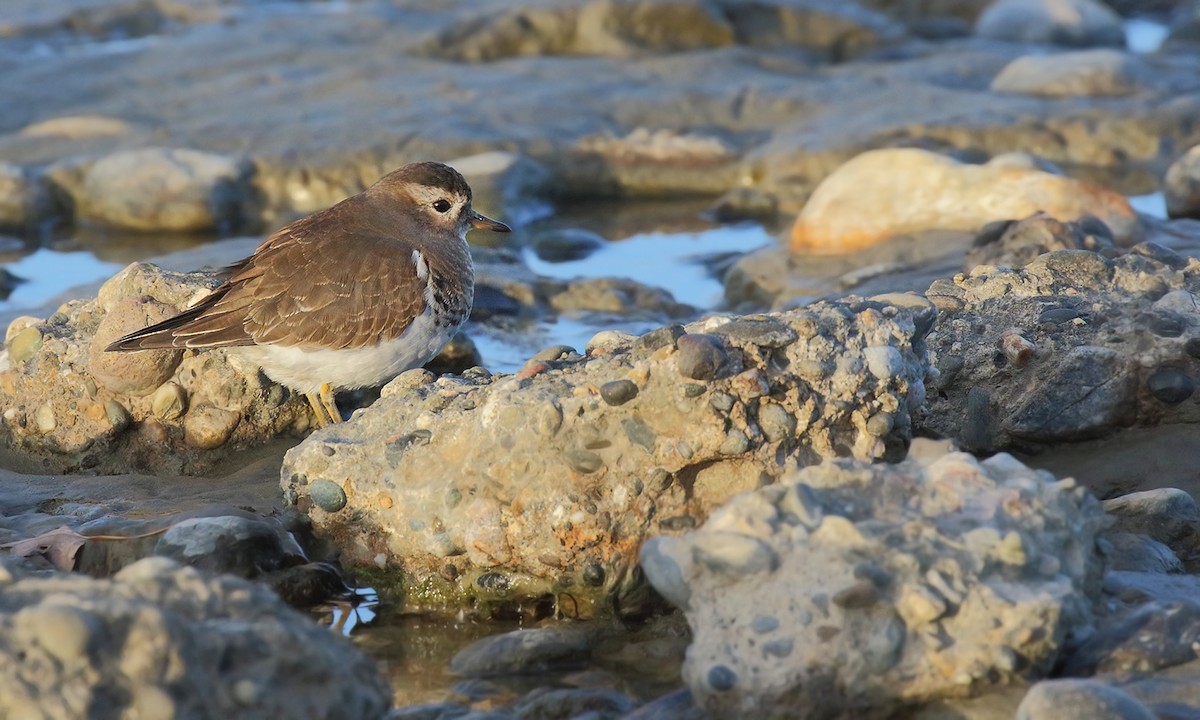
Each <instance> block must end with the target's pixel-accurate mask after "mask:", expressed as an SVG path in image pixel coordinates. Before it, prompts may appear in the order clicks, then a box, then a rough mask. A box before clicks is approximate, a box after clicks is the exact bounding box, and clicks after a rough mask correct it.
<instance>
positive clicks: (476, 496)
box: [281, 301, 925, 617]
mask: <svg viewBox="0 0 1200 720" xmlns="http://www.w3.org/2000/svg"><path fill="white" fill-rule="evenodd" d="M910 312H911V311H908V310H901V309H899V308H896V307H894V306H890V305H886V304H884V303H874V302H865V301H863V302H859V301H856V302H854V303H817V304H815V305H813V306H811V307H808V308H805V309H803V310H798V311H795V312H791V313H782V314H778V315H762V316H754V317H753V318H711V319H709V320H706V321H704V322H702V323H695V324H692V325H689V326H686V327H685V330H686V333H685V334H683V335H679V336H678V339H677V340H676V344H677V345H678V348H676V347H672V346H671V345H670V344H667V343H666V342H664V341H662V338H659V339H657V340H655V341H653V342H649V343H646V342H643V341H642V340H624V341H622V342H623V343H624V344H623V345H622V344H619V343H618V344H615V345H613V346H611V347H610V348H609V351H608V352H607V353H606V354H604V355H592V356H588V357H582V358H579V357H575V358H572V357H570V356H566V359H559V358H563V357H564V353H566V352H568V351H569V350H570V349H569V348H566V349H564V348H561V347H555V348H551V349H550V352H549V353H547V354H546V355H545V357H546V360H544V361H542V364H543V367H542V368H541V369H540V370H539V372H537V373H536V374H530V375H526V374H520V375H518V376H501V375H497V376H489V377H482V376H481V377H463V378H452V377H442V378H440V379H438V380H437V381H436V382H433V383H430V384H423V385H417V386H406V387H394V385H389V386H387V387H386V388H385V389H384V391H383V393H382V397H381V399H380V400H379V401H378V402H376V403H375V404H374V405H372V406H371V407H370V408H367V409H364V410H362V411H359V412H357V413H355V416H354V418H353V419H352V420H351V421H350V422H348V423H345V424H343V425H338V426H336V427H332V428H328V429H326V430H324V431H322V432H321V433H319V434H318V435H314V436H313V439H312V441H311V444H310V443H301V444H300V445H299V446H297V447H296V448H294V449H293V450H292V451H290V452H289V454H288V456H287V459H286V460H285V466H284V469H283V470H282V472H281V478H282V481H281V484H282V486H283V488H284V493H285V495H286V496H287V497H289V498H290V499H292V501H293V502H297V503H299V504H300V505H301V507H307V506H308V498H309V497H310V496H311V498H312V500H313V501H314V503H313V506H312V507H311V508H310V509H309V510H308V512H309V514H310V516H311V517H312V518H313V521H314V523H315V527H316V528H317V530H318V532H320V533H322V534H323V535H325V536H327V537H329V538H331V539H332V540H333V541H334V542H336V543H337V544H338V545H339V546H340V547H341V548H343V555H342V560H343V562H345V563H347V564H349V565H351V566H376V567H377V566H378V564H379V563H382V564H383V566H385V567H389V568H392V569H394V570H396V571H402V572H403V573H404V574H405V577H406V578H407V580H406V584H407V583H410V582H411V583H414V584H417V585H421V584H425V586H426V587H428V588H429V591H428V592H424V593H405V594H404V596H403V597H397V598H396V600H397V601H398V602H400V603H401V605H402V606H403V607H406V608H411V609H413V610H423V611H430V612H457V611H458V609H459V608H460V607H465V605H464V603H470V602H475V603H476V607H477V611H479V609H480V608H481V609H482V610H483V611H488V608H489V607H492V608H496V609H497V611H499V610H500V609H503V608H505V607H508V608H513V607H515V606H517V605H522V604H523V606H524V607H539V606H540V605H539V604H538V603H537V602H536V601H535V599H536V598H538V597H542V596H543V595H544V594H545V593H547V592H555V591H554V590H553V588H561V587H564V586H563V585H562V583H564V582H570V583H571V590H570V592H571V596H572V600H573V608H574V609H573V612H577V613H578V614H579V616H580V617H588V616H591V615H593V614H596V613H598V612H599V613H603V612H606V611H607V610H606V608H607V607H612V606H608V605H605V604H604V603H608V602H614V603H616V605H615V606H616V607H618V608H620V610H621V611H622V612H625V613H636V612H639V611H644V610H646V609H647V608H646V607H645V605H644V603H645V602H647V601H648V600H646V601H643V600H637V601H636V602H635V601H634V599H635V598H638V597H641V596H640V595H638V594H637V591H638V589H639V588H640V587H643V586H641V585H640V583H641V581H640V580H639V579H638V576H637V574H631V573H632V567H633V562H634V557H635V552H636V548H637V546H638V545H639V544H640V542H641V538H643V537H645V535H646V533H648V532H655V531H657V530H658V529H659V528H663V529H674V530H673V531H676V532H677V531H679V530H683V529H687V528H688V527H691V526H693V525H694V524H695V522H696V521H697V520H698V519H699V520H702V519H703V518H704V517H705V516H706V515H707V514H708V513H709V512H710V511H711V510H712V509H713V508H716V507H717V506H719V505H720V503H722V502H724V501H725V500H726V499H728V498H729V497H731V496H732V495H734V494H736V493H737V492H739V491H741V490H745V489H751V488H754V487H758V486H760V485H761V484H763V483H765V482H769V481H770V480H771V479H772V478H773V477H777V476H778V475H779V474H780V473H782V472H783V470H784V467H785V465H786V464H789V463H794V462H800V463H807V462H812V461H813V460H815V459H816V458H819V457H824V456H831V455H837V454H853V455H855V456H862V457H865V458H885V457H886V458H897V457H899V456H901V455H902V454H903V452H904V448H905V447H906V446H907V442H908V433H909V431H910V428H911V420H910V412H911V408H913V407H916V406H915V405H914V404H913V403H914V402H915V398H917V397H919V396H920V394H921V392H922V391H921V390H920V389H919V388H921V386H922V383H923V377H924V373H925V368H924V366H923V365H922V364H921V362H920V361H919V359H918V358H919V355H918V354H917V353H918V352H919V351H918V350H916V349H914V348H915V347H919V346H920V336H919V335H918V334H917V331H916V327H915V325H914V323H913V320H912V318H911V315H910ZM726 331H728V334H724V333H726ZM674 336H675V333H673V332H672V333H666V334H665V335H663V336H662V337H666V338H668V339H669V338H670V337H674ZM688 338H698V339H696V340H693V341H688V340H687V339H688ZM685 341H686V342H685ZM687 342H697V343H699V345H700V346H701V353H702V354H704V355H705V357H708V353H709V352H710V351H713V352H716V351H717V349H718V348H720V351H719V352H716V354H717V355H719V360H720V361H719V362H709V363H707V364H706V365H705V367H707V368H708V370H710V371H711V370H713V369H714V368H720V372H719V373H716V374H714V375H712V377H710V379H708V380H706V381H703V382H701V381H697V380H695V379H693V378H691V377H687V376H684V375H681V374H680V373H679V371H678V369H677V368H678V367H679V361H680V357H681V356H683V355H684V353H686V352H688V351H687V350H685V349H684V348H686V347H687ZM760 343H761V344H760ZM651 347H656V348H657V349H653V350H652V349H651ZM885 347H893V348H895V349H896V353H895V355H890V354H889V358H890V360H889V362H887V363H884V364H883V365H880V367H881V368H884V367H886V368H887V369H890V370H891V371H892V372H893V373H894V374H892V375H886V376H884V377H877V376H875V375H872V374H871V373H869V372H868V371H867V369H866V367H867V362H866V360H865V356H866V354H867V353H868V351H867V348H885ZM870 353H871V354H881V353H880V351H879V350H871V351H870ZM833 358H836V361H835V360H833ZM685 365H686V363H685ZM707 373H708V371H706V372H703V373H700V372H693V373H692V374H693V375H696V374H699V375H702V376H704V375H707ZM622 380H629V381H630V382H631V383H633V384H634V385H635V386H636V388H637V396H636V397H635V398H632V399H629V400H626V401H625V402H623V403H620V404H615V405H614V404H610V400H619V399H621V398H622V397H624V395H623V394H622V393H621V392H616V391H617V390H618V389H619V388H624V389H626V390H627V389H628V387H629V386H628V385H626V384H625V383H621V385H620V386H611V387H609V388H608V389H607V390H604V389H602V388H605V384H606V383H609V382H614V381H616V382H620V381H622ZM397 382H398V381H397ZM606 393H607V395H608V397H607V398H606V397H605V394H606ZM718 396H719V397H720V401H718ZM835 398H836V399H835ZM768 406H775V408H776V409H772V410H765V409H764V408H766V407H768ZM880 413H883V414H885V415H888V416H890V417H891V418H892V421H891V429H890V430H889V431H888V432H886V433H884V434H883V435H879V434H873V432H878V428H875V427H874V426H871V425H870V423H869V419H870V418H871V417H872V416H874V415H876V414H880ZM760 417H763V418H767V420H766V421H764V420H761V419H759V418H760ZM762 422H766V423H767V424H768V427H769V433H770V434H768V427H760V423H762ZM417 433H422V435H421V436H420V438H421V439H420V441H419V442H418V441H415V440H414V438H415V437H416V434H417ZM318 437H319V438H320V441H319V442H318V441H317V438H318ZM330 443H333V444H334V446H335V447H336V448H337V452H336V453H334V454H332V455H330V454H327V453H326V452H325V449H326V446H327V445H329V444H330ZM321 481H330V482H336V483H338V484H339V485H340V486H341V487H342V489H343V491H344V493H345V497H346V498H347V500H346V504H345V506H344V507H343V508H341V509H340V510H337V511H336V512H335V511H331V510H330V509H329V508H322V507H321V505H320V504H319V503H316V502H315V501H316V499H317V498H316V496H315V494H314V493H313V488H315V487H316V483H317V482H321ZM551 488H554V489H553V490H551ZM601 538H609V540H601ZM750 554H751V555H753V553H750ZM725 560H727V558H723V557H722V558H720V559H719V561H725ZM714 562H718V560H714ZM450 566H452V567H453V568H454V570H453V572H449V571H447V567H450ZM483 578H489V579H488V580H487V582H486V583H484V585H480V581H481V580H482V579H483ZM567 578H569V580H567ZM496 579H502V580H503V582H502V583H498V582H496ZM484 586H486V594H485V587H484ZM434 588H436V591H434ZM481 596H482V597H486V598H487V602H488V603H489V605H487V606H481V605H480V604H479V602H478V600H476V601H471V600H469V599H468V598H471V597H477V598H478V597H481Z"/></svg>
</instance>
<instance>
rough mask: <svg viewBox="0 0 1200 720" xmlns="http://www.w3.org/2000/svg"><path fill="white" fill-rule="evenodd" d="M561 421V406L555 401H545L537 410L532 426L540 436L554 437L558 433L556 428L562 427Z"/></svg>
mask: <svg viewBox="0 0 1200 720" xmlns="http://www.w3.org/2000/svg"><path fill="white" fill-rule="evenodd" d="M562 421H563V416H562V408H561V407H559V406H558V404H557V403H553V402H546V403H543V404H542V406H541V409H540V410H538V414H537V421H536V422H535V423H534V428H535V429H536V430H537V434H538V435H541V436H542V437H545V438H549V437H554V436H555V435H556V434H558V429H559V428H560V427H562Z"/></svg>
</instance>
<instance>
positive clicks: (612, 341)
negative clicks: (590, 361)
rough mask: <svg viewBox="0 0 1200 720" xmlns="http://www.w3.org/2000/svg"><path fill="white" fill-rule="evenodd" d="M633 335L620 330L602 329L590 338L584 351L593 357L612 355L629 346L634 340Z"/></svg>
mask: <svg viewBox="0 0 1200 720" xmlns="http://www.w3.org/2000/svg"><path fill="white" fill-rule="evenodd" d="M634 337H635V336H633V335H630V334H629V333H625V332H620V331H619V330H601V331H600V332H598V333H596V334H595V335H593V336H592V339H591V340H588V342H587V346H586V347H585V348H584V352H585V353H586V354H588V355H589V356H591V357H600V356H601V355H612V354H613V353H616V352H620V351H622V350H625V349H627V348H628V347H629V345H630V344H631V343H632V342H633V340H634Z"/></svg>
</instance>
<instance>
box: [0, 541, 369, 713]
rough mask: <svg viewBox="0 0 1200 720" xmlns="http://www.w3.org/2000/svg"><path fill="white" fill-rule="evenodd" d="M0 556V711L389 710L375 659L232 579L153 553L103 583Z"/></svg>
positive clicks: (262, 590)
mask: <svg viewBox="0 0 1200 720" xmlns="http://www.w3.org/2000/svg"><path fill="white" fill-rule="evenodd" d="M3 563H4V572H5V574H6V575H8V576H9V577H10V579H9V580H7V582H6V584H5V590H4V594H3V598H2V599H0V638H3V642H0V667H3V673H0V714H3V715H5V716H9V717H34V716H47V717H80V716H83V715H104V716H110V717H118V716H122V715H128V716H133V715H137V716H139V717H146V716H150V715H153V716H155V717H165V716H171V715H175V714H193V713H199V714H200V715H205V716H207V715H210V714H215V715H222V716H226V717H237V716H246V715H247V711H248V708H253V713H252V714H254V715H256V716H257V715H259V714H261V716H262V717H312V716H320V717H327V718H383V717H384V716H385V715H386V713H387V711H388V708H389V707H390V705H391V691H390V689H389V688H388V686H387V683H386V682H385V681H384V679H383V677H381V675H380V674H379V670H378V668H377V667H376V664H375V662H374V661H372V660H371V659H369V658H367V657H366V656H365V655H363V654H362V652H361V651H360V650H358V649H356V648H354V647H353V646H352V645H351V643H349V642H348V641H346V640H345V639H344V638H342V637H338V636H336V635H334V634H332V633H330V632H329V630H328V629H326V628H322V627H319V626H318V625H316V624H315V623H313V622H312V620H310V619H309V618H307V617H304V616H303V615H301V614H300V613H298V612H296V611H293V610H291V609H289V608H287V607H286V606H285V605H283V603H281V602H280V601H279V599H278V598H277V597H276V596H275V595H274V593H272V592H271V591H269V590H267V589H265V588H262V587H258V586H255V585H252V584H250V583H247V582H246V581H244V580H240V579H237V578H231V577H228V576H221V577H214V578H206V577H204V576H202V575H201V574H200V573H198V572H197V571H196V570H194V569H191V568H181V567H179V566H177V565H176V564H175V563H173V562H171V561H169V560H166V559H165V558H153V559H147V560H143V561H141V562H138V563H135V564H134V565H131V566H129V567H127V568H125V569H124V570H122V571H121V572H119V573H117V575H115V576H114V577H113V578H112V579H111V580H96V579H92V578H89V577H85V576H82V575H75V574H63V573H53V574H46V573H44V572H43V573H37V574H34V573H28V572H26V571H25V570H22V569H21V568H19V567H17V566H16V564H15V563H13V562H12V561H11V560H4V561H3ZM81 698H86V708H85V707H84V706H80V705H78V704H77V702H81V700H80V699H81ZM197 703H199V704H197Z"/></svg>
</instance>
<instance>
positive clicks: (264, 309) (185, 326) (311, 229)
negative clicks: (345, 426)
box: [107, 163, 508, 420]
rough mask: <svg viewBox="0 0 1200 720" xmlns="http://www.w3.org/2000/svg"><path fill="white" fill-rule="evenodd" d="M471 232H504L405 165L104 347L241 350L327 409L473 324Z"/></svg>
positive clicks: (440, 176) (462, 194)
mask: <svg viewBox="0 0 1200 720" xmlns="http://www.w3.org/2000/svg"><path fill="white" fill-rule="evenodd" d="M472 227H479V228H485V229H489V230H495V231H500V232H508V227H507V226H505V225H504V224H502V223H499V222H496V221H495V220H491V219H489V218H485V217H483V216H482V215H479V214H478V213H476V212H474V211H473V210H472V209H471V189H470V187H468V186H467V183H466V181H465V180H464V179H463V177H462V176H461V175H459V174H458V172H456V171H455V170H453V169H452V168H449V167H447V166H446V165H442V164H440V163H417V164H413V165H406V166H405V167H402V168H400V169H399V170H396V171H394V172H392V173H390V174H388V175H386V176H384V177H383V178H382V179H380V180H379V182H377V183H375V184H374V185H372V186H371V187H370V188H367V189H366V190H365V191H363V192H362V193H359V194H358V195H355V196H353V197H350V198H347V199H346V200H343V201H342V202H340V203H338V204H336V205H334V206H332V207H330V208H328V209H326V210H322V211H321V212H318V213H316V214H314V215H311V216H309V217H307V218H304V219H302V220H298V221H296V222H294V223H292V224H290V225H288V226H286V227H284V228H282V229H280V230H278V231H276V232H275V233H273V234H272V235H271V236H270V237H268V238H267V239H266V241H264V242H263V243H262V245H260V246H259V247H258V249H256V250H255V251H254V254H253V255H251V256H250V257H248V258H246V259H245V260H242V261H241V262H239V263H236V264H235V265H233V266H231V267H229V268H227V269H226V270H225V271H224V273H223V277H224V282H223V283H222V284H221V285H220V286H219V287H217V288H216V289H215V290H213V291H212V293H210V294H209V295H208V296H206V297H205V298H203V299H202V300H200V302H199V303H197V304H196V305H195V306H194V307H192V308H190V309H188V310H186V311H184V312H182V313H180V314H179V315H177V316H175V317H173V318H170V319H168V320H165V321H163V322H161V323H158V324H156V325H152V326H150V327H147V328H144V329H142V330H139V331H137V332H134V333H131V334H129V335H127V336H125V337H123V338H121V339H119V340H117V341H116V342H114V343H112V344H111V345H109V346H108V348H107V349H108V350H112V351H119V350H145V349H151V348H213V347H232V348H246V349H247V354H248V355H249V356H250V357H251V359H253V360H255V361H256V362H258V363H259V364H260V365H262V367H263V370H264V371H266V373H267V374H268V375H269V376H271V377H272V378H273V379H275V380H277V381H278V382H281V383H283V384H284V385H288V386H290V387H292V388H294V389H296V390H299V391H301V392H304V393H306V394H309V396H310V400H313V397H312V396H313V395H314V394H315V393H320V399H321V402H322V404H323V405H324V407H325V409H326V410H328V409H329V408H330V407H331V406H332V389H335V388H353V387H364V386H367V385H375V384H379V383H380V382H385V381H386V380H388V379H390V377H392V376H394V375H395V374H398V373H399V372H402V371H403V370H405V369H408V367H415V366H417V365H420V364H424V363H425V362H427V361H428V360H429V359H430V357H431V356H432V354H433V353H436V352H437V350H438V349H440V347H441V344H444V343H445V341H446V340H448V339H449V337H450V336H451V335H453V333H454V331H455V330H456V329H457V328H458V327H459V325H461V324H462V322H463V321H464V320H466V317H467V315H468V314H469V313H470V308H471V301H472V298H473V289H474V272H473V269H472V266H471V257H470V253H469V251H468V249H467V245H466V241H465V235H466V232H467V230H469V229H470V228H472ZM435 344H436V345H437V347H436V348H432V346H433V345H435ZM431 348H432V349H431ZM338 351H341V353H340V354H339V352H338ZM323 372H326V373H327V375H325V376H324V377H325V379H321V378H320V377H318V376H320V375H321V374H322V373H323ZM313 405H314V409H317V407H318V406H317V404H316V402H314V403H313ZM329 414H330V416H331V417H330V418H329V419H330V420H336V419H337V417H336V415H335V414H334V413H332V412H330V413H329ZM318 416H320V413H319V412H318ZM322 419H323V418H322Z"/></svg>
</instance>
